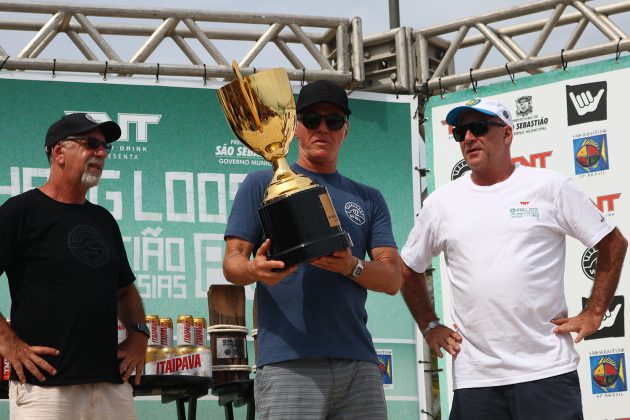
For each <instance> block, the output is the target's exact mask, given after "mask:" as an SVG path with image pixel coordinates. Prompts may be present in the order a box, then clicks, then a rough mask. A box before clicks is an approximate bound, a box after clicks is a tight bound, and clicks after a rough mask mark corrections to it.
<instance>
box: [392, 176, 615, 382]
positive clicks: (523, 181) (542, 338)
mask: <svg viewBox="0 0 630 420" xmlns="http://www.w3.org/2000/svg"><path fill="white" fill-rule="evenodd" d="M613 229H614V225H613V224H611V223H609V222H607V221H606V220H605V219H604V217H603V216H602V215H601V214H600V213H599V211H598V210H597V208H596V207H595V206H594V205H593V203H592V202H591V201H590V200H589V199H588V197H586V195H585V194H584V193H582V192H581V191H580V190H578V188H577V187H576V185H575V184H574V182H573V181H572V180H571V178H569V177H567V176H564V175H561V174H559V173H557V172H553V171H550V170H547V169H538V168H531V167H524V166H517V167H516V169H515V170H514V172H513V173H512V175H511V176H510V177H509V178H508V179H507V180H505V181H503V182H500V183H498V184H495V185H491V186H486V187H482V186H478V185H476V184H474V183H473V182H472V180H471V178H470V173H467V174H466V175H464V176H463V177H461V178H458V179H457V180H455V181H453V182H450V183H448V184H446V185H444V186H443V187H441V188H439V189H438V190H436V191H435V192H434V193H432V194H431V195H430V196H429V197H428V198H427V200H426V201H425V204H424V207H423V209H422V211H421V213H420V215H419V217H418V219H417V220H416V223H415V226H414V228H413V230H412V231H411V233H410V234H409V238H408V239H407V243H406V244H405V246H404V248H403V249H402V252H401V256H402V259H403V261H404V262H405V263H406V264H407V266H408V267H409V268H411V269H412V270H414V271H415V272H417V273H422V272H424V271H425V270H426V269H427V268H429V267H430V265H431V258H432V257H434V256H437V255H439V254H440V253H441V252H443V253H444V256H445V261H446V265H447V268H448V270H447V271H448V278H449V280H450V284H451V292H452V295H451V299H452V302H451V303H452V304H451V308H452V317H453V320H454V322H455V323H456V324H457V325H458V327H459V329H460V333H461V334H462V336H463V342H462V345H461V351H460V353H459V354H458V355H457V357H455V358H454V360H453V383H454V387H455V389H458V388H473V387H485V386H498V385H507V384H512V383H519V382H527V381H533V380H537V379H542V378H547V377H551V376H555V375H560V374H563V373H566V372H570V371H572V370H575V369H576V367H577V364H578V361H579V356H578V354H577V352H576V351H575V349H574V348H573V342H572V338H571V336H570V335H569V334H563V335H555V334H553V333H552V330H553V328H554V327H555V326H554V324H552V323H551V322H550V321H551V320H552V319H555V318H559V317H565V316H567V305H566V300H565V296H564V265H565V248H566V247H565V238H566V235H570V236H572V237H574V238H576V239H578V240H580V241H581V242H582V243H583V244H584V245H585V246H587V247H592V246H594V245H596V244H597V243H598V242H599V241H600V240H601V239H602V238H603V237H604V236H606V235H607V234H608V233H609V232H611V231H612V230H613Z"/></svg>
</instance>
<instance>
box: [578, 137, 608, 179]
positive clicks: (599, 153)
mask: <svg viewBox="0 0 630 420" xmlns="http://www.w3.org/2000/svg"><path fill="white" fill-rule="evenodd" d="M573 154H574V156H575V159H574V162H575V174H576V175H582V174H590V173H594V172H601V171H605V170H608V168H609V167H610V165H609V159H608V141H607V139H606V134H600V135H598V136H592V137H586V138H579V139H575V140H573Z"/></svg>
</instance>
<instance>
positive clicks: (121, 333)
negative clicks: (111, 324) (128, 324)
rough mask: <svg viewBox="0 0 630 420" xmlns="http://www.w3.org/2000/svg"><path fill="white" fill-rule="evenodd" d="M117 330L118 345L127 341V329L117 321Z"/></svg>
mask: <svg viewBox="0 0 630 420" xmlns="http://www.w3.org/2000/svg"><path fill="white" fill-rule="evenodd" d="M116 329H117V330H118V344H120V343H122V342H123V341H125V340H126V339H127V329H126V328H125V326H124V325H123V324H122V322H120V319H119V320H118V326H117V328H116Z"/></svg>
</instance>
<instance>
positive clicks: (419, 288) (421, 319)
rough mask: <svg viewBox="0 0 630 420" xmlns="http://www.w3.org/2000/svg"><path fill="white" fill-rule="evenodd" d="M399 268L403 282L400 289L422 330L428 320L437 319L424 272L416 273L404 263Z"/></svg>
mask: <svg viewBox="0 0 630 420" xmlns="http://www.w3.org/2000/svg"><path fill="white" fill-rule="evenodd" d="M401 269H402V275H403V284H402V287H401V288H400V291H401V293H402V295H403V298H404V299H405V303H406V304H407V307H408V308H409V311H410V312H411V315H412V316H413V318H414V319H415V320H416V323H417V324H418V326H419V327H420V330H424V329H425V328H426V327H427V325H428V324H429V322H431V321H433V320H435V319H438V317H437V315H436V314H435V311H434V310H433V305H432V304H431V300H430V299H429V293H428V290H427V285H426V280H425V277H424V273H416V272H415V271H413V270H411V269H410V268H409V267H407V266H406V265H405V264H404V263H402V266H401Z"/></svg>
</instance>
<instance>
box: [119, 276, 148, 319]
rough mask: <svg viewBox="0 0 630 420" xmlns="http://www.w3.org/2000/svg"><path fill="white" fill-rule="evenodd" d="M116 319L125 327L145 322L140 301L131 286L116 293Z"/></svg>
mask: <svg viewBox="0 0 630 420" xmlns="http://www.w3.org/2000/svg"><path fill="white" fill-rule="evenodd" d="M118 318H119V319H120V322H122V324H123V325H124V326H125V327H128V326H130V325H134V324H140V323H143V322H144V321H145V313H144V307H143V306H142V299H141V298H140V294H139V293H138V289H136V287H135V286H134V285H133V284H132V285H129V286H127V287H126V288H124V289H123V290H121V291H119V293H118Z"/></svg>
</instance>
